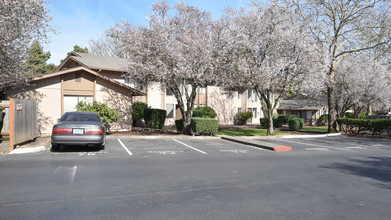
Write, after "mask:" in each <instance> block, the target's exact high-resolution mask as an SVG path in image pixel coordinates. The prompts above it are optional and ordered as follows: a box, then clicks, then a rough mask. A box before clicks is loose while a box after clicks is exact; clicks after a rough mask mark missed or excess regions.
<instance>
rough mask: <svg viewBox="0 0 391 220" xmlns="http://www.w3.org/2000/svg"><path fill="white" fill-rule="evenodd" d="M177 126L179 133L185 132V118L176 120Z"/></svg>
mask: <svg viewBox="0 0 391 220" xmlns="http://www.w3.org/2000/svg"><path fill="white" fill-rule="evenodd" d="M175 126H176V130H177V132H178V133H183V132H184V131H185V129H184V127H183V119H179V120H175Z"/></svg>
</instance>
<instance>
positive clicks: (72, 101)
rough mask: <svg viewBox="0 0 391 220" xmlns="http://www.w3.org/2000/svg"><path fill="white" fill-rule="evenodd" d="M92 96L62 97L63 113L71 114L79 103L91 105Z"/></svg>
mask: <svg viewBox="0 0 391 220" xmlns="http://www.w3.org/2000/svg"><path fill="white" fill-rule="evenodd" d="M93 100H94V99H93V97H92V96H68V95H66V96H64V113H65V112H73V111H76V105H77V103H79V102H81V101H85V102H88V103H92V101H93Z"/></svg>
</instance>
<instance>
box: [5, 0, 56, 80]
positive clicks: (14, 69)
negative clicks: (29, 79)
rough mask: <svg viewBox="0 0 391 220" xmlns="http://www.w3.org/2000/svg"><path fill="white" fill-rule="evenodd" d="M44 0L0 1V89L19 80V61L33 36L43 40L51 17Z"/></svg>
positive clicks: (20, 75)
mask: <svg viewBox="0 0 391 220" xmlns="http://www.w3.org/2000/svg"><path fill="white" fill-rule="evenodd" d="M45 4H46V1H45V0H31V1H25V0H2V1H0V88H2V87H4V86H5V83H7V82H11V81H12V82H17V83H22V75H23V67H22V66H23V65H22V64H23V63H24V62H25V60H26V57H27V55H28V48H29V46H30V44H31V42H32V41H33V40H34V39H46V38H47V36H46V33H47V32H48V31H50V30H51V29H50V27H49V25H48V22H49V21H50V20H51V17H50V16H49V15H48V10H47V9H46V8H45Z"/></svg>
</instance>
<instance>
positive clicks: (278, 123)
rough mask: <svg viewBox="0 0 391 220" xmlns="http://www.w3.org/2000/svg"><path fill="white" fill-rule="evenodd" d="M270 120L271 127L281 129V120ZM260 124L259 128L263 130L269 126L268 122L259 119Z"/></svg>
mask: <svg viewBox="0 0 391 220" xmlns="http://www.w3.org/2000/svg"><path fill="white" fill-rule="evenodd" d="M272 120H273V127H275V128H281V127H282V125H283V120H282V119H281V118H274V117H273V119H272ZM260 122H261V126H262V127H263V128H267V127H268V125H269V121H268V120H267V119H266V118H261V119H260Z"/></svg>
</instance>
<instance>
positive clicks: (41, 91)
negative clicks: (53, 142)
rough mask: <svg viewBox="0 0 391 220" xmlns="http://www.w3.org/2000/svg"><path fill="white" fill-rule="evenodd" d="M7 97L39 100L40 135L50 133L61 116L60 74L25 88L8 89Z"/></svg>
mask: <svg viewBox="0 0 391 220" xmlns="http://www.w3.org/2000/svg"><path fill="white" fill-rule="evenodd" d="M7 98H16V99H30V100H37V104H38V105H37V106H38V130H39V131H38V132H39V135H40V136H47V135H50V134H51V132H52V127H53V125H54V124H56V123H57V119H58V118H60V117H61V80H60V76H56V77H52V78H48V79H45V80H39V81H36V82H34V83H32V84H31V85H30V86H28V87H24V88H23V89H8V90H7ZM57 103H58V104H57Z"/></svg>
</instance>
